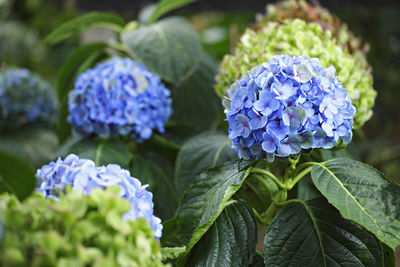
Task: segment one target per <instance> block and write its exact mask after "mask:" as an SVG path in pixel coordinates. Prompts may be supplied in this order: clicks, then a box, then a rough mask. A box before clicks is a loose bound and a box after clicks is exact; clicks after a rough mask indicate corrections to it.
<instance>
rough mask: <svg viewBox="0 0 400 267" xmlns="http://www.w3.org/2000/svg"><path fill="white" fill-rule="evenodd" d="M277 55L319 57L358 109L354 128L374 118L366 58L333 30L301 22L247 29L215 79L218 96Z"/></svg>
mask: <svg viewBox="0 0 400 267" xmlns="http://www.w3.org/2000/svg"><path fill="white" fill-rule="evenodd" d="M276 54H288V55H291V56H300V55H305V56H308V57H311V58H318V59H319V61H320V64H321V65H322V66H323V67H325V68H327V67H329V66H331V65H333V66H334V67H335V69H336V76H337V77H338V79H339V80H340V81H341V82H342V83H343V87H344V88H346V89H347V94H348V95H349V96H350V98H351V99H352V103H353V105H354V106H355V107H356V109H357V112H356V114H355V116H354V128H360V127H361V126H362V125H364V123H365V122H366V121H367V120H369V118H370V117H371V116H372V107H373V105H374V102H375V98H376V92H375V90H374V89H373V87H372V86H373V79H372V74H371V68H370V66H369V65H368V62H367V61H366V58H365V55H364V54H362V53H353V54H352V53H350V52H349V51H348V50H347V49H346V48H344V47H343V45H342V44H341V43H340V42H339V41H338V39H336V38H334V37H333V36H332V32H331V31H330V30H326V31H324V29H323V28H322V27H321V25H319V24H317V23H313V22H306V21H303V20H300V19H289V20H285V21H282V22H279V23H278V22H268V23H266V24H265V25H263V27H261V28H260V29H257V30H254V29H250V28H249V29H247V30H246V32H245V33H244V35H243V36H242V37H241V39H240V42H239V43H238V46H237V48H236V50H235V52H234V53H233V54H232V55H226V56H225V57H224V59H223V61H222V63H221V69H220V72H219V74H218V75H217V78H216V79H217V85H216V91H217V93H218V94H219V95H220V96H221V97H223V96H224V95H226V93H227V90H228V89H229V87H230V85H231V84H232V83H233V82H235V81H236V80H238V79H240V78H242V77H244V76H246V75H247V72H248V70H250V69H252V68H253V67H255V66H259V65H261V64H263V63H264V62H268V61H269V60H270V59H271V58H272V57H273V56H274V55H276Z"/></svg>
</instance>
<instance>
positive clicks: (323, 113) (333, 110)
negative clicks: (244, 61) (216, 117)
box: [224, 55, 355, 160]
mask: <svg viewBox="0 0 400 267" xmlns="http://www.w3.org/2000/svg"><path fill="white" fill-rule="evenodd" d="M334 73H335V69H334V68H333V67H329V68H327V69H325V68H323V67H322V66H321V65H319V62H318V60H317V59H315V58H313V59H310V58H308V57H305V56H298V57H292V56H287V55H283V56H274V57H273V58H272V59H271V60H270V61H269V62H266V63H263V64H262V65H261V66H257V67H255V68H253V69H252V70H251V71H249V73H248V75H247V76H246V77H243V78H241V79H240V80H238V81H237V82H235V83H234V84H233V85H232V87H231V88H230V90H228V95H229V96H228V97H226V98H225V99H224V106H225V109H226V110H225V113H226V116H227V121H228V123H229V137H230V138H231V139H232V147H233V149H234V150H235V151H237V152H238V154H239V157H240V158H244V159H251V158H259V157H266V158H267V159H268V160H273V159H274V157H275V156H278V157H287V156H290V155H294V154H298V153H300V152H301V150H302V149H308V148H325V149H329V148H332V147H333V146H335V144H336V142H337V141H338V140H339V139H340V140H342V141H343V142H345V143H349V142H350V141H351V138H352V128H353V123H354V122H353V116H354V114H355V107H354V106H353V105H352V103H351V99H350V97H349V96H348V95H347V91H346V89H344V88H343V86H342V84H341V83H340V82H339V81H338V80H337V78H336V77H335V76H334Z"/></svg>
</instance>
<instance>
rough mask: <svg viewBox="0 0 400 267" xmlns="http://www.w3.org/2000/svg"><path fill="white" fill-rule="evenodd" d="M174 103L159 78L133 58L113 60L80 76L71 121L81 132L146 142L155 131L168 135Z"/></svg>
mask: <svg viewBox="0 0 400 267" xmlns="http://www.w3.org/2000/svg"><path fill="white" fill-rule="evenodd" d="M171 103H172V100H171V98H170V91H169V90H168V89H167V88H166V87H165V86H164V85H163V84H162V83H161V80H160V78H159V77H158V76H157V75H155V74H154V73H152V72H150V71H148V70H147V69H146V67H145V66H144V65H143V64H141V63H139V62H136V61H134V60H132V59H130V58H119V57H113V58H111V59H109V60H107V61H105V62H103V63H100V64H98V65H97V66H95V67H94V68H92V69H89V70H87V71H85V72H84V73H82V74H80V75H79V77H78V79H77V80H76V82H75V87H74V89H73V90H72V91H71V92H70V95H69V101H68V106H69V117H68V121H69V122H70V123H71V124H72V126H73V128H74V129H75V130H76V131H78V132H81V133H87V134H91V133H93V134H97V135H99V136H100V137H103V138H106V137H108V136H110V135H111V136H115V135H120V136H130V137H131V138H133V139H136V140H137V141H143V140H145V139H148V138H150V136H151V135H152V134H153V130H154V129H157V130H158V131H159V132H161V133H163V132H164V124H165V123H166V122H167V121H168V119H169V117H170V116H171V114H172V107H171Z"/></svg>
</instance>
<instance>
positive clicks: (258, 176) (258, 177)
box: [252, 174, 272, 197]
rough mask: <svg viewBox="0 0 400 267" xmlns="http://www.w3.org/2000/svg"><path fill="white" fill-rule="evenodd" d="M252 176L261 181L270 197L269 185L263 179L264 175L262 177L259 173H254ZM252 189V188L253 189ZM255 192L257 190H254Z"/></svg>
mask: <svg viewBox="0 0 400 267" xmlns="http://www.w3.org/2000/svg"><path fill="white" fill-rule="evenodd" d="M253 177H254V178H256V179H257V180H258V181H259V182H260V183H262V184H263V185H264V186H265V188H266V189H267V191H268V193H269V195H270V196H271V197H272V188H271V185H270V184H269V183H268V182H267V181H266V180H265V179H264V177H262V176H261V175H258V174H254V176H253ZM252 189H253V188H252ZM253 191H254V189H253ZM255 192H257V191H255Z"/></svg>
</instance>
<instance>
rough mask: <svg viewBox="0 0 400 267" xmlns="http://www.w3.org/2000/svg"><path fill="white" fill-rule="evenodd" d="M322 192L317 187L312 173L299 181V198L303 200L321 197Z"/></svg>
mask: <svg viewBox="0 0 400 267" xmlns="http://www.w3.org/2000/svg"><path fill="white" fill-rule="evenodd" d="M321 196H322V195H321V193H320V192H319V191H318V189H317V188H316V187H315V185H314V183H313V182H312V180H311V174H307V175H306V176H305V177H303V178H302V179H301V180H300V181H299V182H298V183H297V198H298V199H301V200H310V199H313V198H317V197H321Z"/></svg>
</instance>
